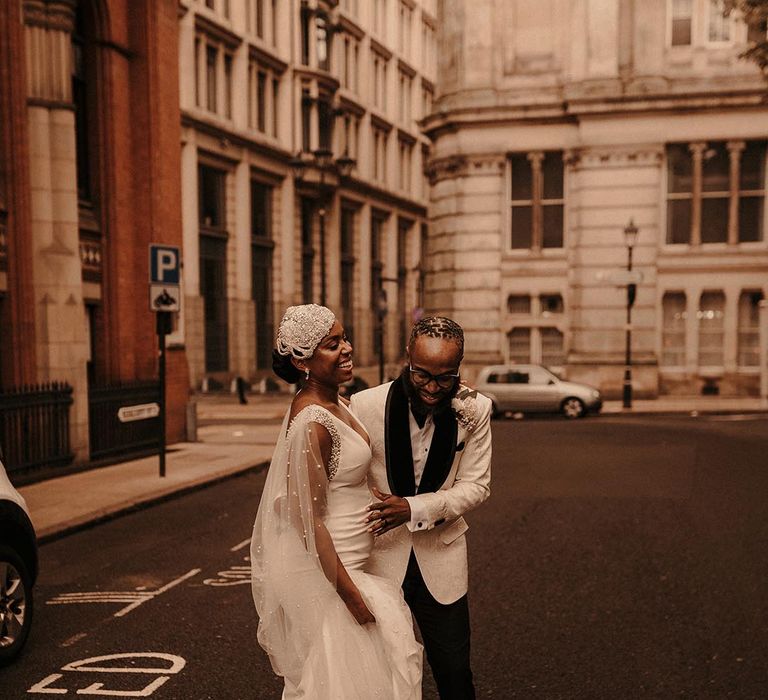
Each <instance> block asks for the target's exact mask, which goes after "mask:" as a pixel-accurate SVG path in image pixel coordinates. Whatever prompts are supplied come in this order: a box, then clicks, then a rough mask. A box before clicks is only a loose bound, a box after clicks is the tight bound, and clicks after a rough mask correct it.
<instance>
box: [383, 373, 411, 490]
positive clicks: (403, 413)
mask: <svg viewBox="0 0 768 700" xmlns="http://www.w3.org/2000/svg"><path fill="white" fill-rule="evenodd" d="M408 410H409V409H408V397H407V396H406V395H405V389H404V388H403V385H402V384H401V383H400V381H399V380H395V381H394V382H392V386H391V387H390V388H389V393H388V394H387V403H386V406H385V408H384V455H385V457H386V462H387V481H388V482H389V490H390V491H391V492H392V493H394V494H395V495H396V496H400V497H405V496H413V495H414V494H415V493H416V479H415V477H414V474H413V450H412V449H411V426H410V423H409V421H408Z"/></svg>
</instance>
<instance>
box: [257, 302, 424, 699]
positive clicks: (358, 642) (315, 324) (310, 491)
mask: <svg viewBox="0 0 768 700" xmlns="http://www.w3.org/2000/svg"><path fill="white" fill-rule="evenodd" d="M273 366H274V369H275V372H276V374H277V375H278V376H280V377H281V378H283V379H285V380H286V381H288V382H289V383H296V382H298V381H299V379H301V378H303V386H302V388H301V390H300V391H299V392H298V393H297V394H296V397H295V398H294V400H293V403H292V404H291V407H290V409H289V410H288V413H287V415H286V417H285V419H284V421H283V425H282V428H281V431H280V437H279V438H278V442H277V445H276V447H275V452H274V455H273V457H272V463H271V465H270V468H269V473H268V475H267V480H266V483H265V485H264V492H263V494H262V497H261V503H260V505H259V510H258V514H257V515H256V523H255V524H254V529H253V538H252V541H251V563H252V581H253V598H254V601H255V603H256V609H257V611H258V613H259V630H258V640H259V643H260V644H261V646H262V647H263V648H264V650H265V651H266V652H267V654H268V655H269V657H270V660H271V662H272V667H273V669H274V671H275V673H277V674H278V675H280V676H283V678H284V680H285V689H284V691H283V699H284V700H289V699H291V700H293V699H294V698H306V699H307V700H367V699H368V698H371V699H373V698H377V699H380V700H418V699H419V698H421V664H422V660H421V659H422V654H421V652H422V649H421V646H420V645H419V644H418V643H417V642H416V640H415V638H414V634H413V625H412V622H411V614H410V611H409V610H408V608H407V607H406V605H405V602H404V601H403V597H402V593H401V591H400V589H399V588H398V587H397V586H396V585H395V584H393V583H391V582H389V581H387V580H385V579H382V578H379V577H376V576H373V575H370V574H367V573H365V571H364V569H365V565H366V562H367V559H368V555H369V553H370V551H371V547H372V546H373V535H372V534H371V532H370V531H369V530H368V525H367V523H366V516H367V510H366V508H367V506H368V505H369V504H370V503H371V501H372V500H373V499H372V498H371V494H370V492H369V491H368V486H367V479H366V477H367V472H368V466H369V462H370V460H371V448H370V441H369V438H368V435H367V433H366V432H365V429H364V428H363V426H362V425H361V424H360V423H359V422H358V421H357V420H356V419H355V418H354V416H353V415H352V413H351V412H350V411H349V409H348V408H347V406H346V403H345V402H344V401H343V399H339V396H338V387H339V384H341V383H342V382H345V381H348V380H349V379H351V378H352V346H351V345H350V343H349V341H348V340H347V338H346V336H345V335H344V330H343V328H342V327H341V324H340V323H339V322H338V321H337V320H336V318H335V317H334V315H333V312H331V311H330V310H329V309H327V308H325V307H323V306H317V305H315V304H305V305H303V306H291V307H289V308H288V310H287V311H286V312H285V315H284V316H283V320H282V321H281V323H280V329H279V331H278V335H277V347H276V349H275V351H274V362H273Z"/></svg>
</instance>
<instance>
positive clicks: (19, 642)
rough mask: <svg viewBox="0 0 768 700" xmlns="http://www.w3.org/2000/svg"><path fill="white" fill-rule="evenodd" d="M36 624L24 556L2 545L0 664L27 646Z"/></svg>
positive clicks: (9, 659) (0, 549)
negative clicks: (31, 631) (28, 638)
mask: <svg viewBox="0 0 768 700" xmlns="http://www.w3.org/2000/svg"><path fill="white" fill-rule="evenodd" d="M31 626H32V579H31V578H30V575H29V572H28V571H27V567H26V566H25V565H24V562H23V561H22V559H21V557H19V555H18V554H16V552H15V551H14V550H13V549H11V548H10V547H6V546H5V545H0V666H2V665H4V664H7V663H9V662H10V661H11V660H12V659H13V658H14V657H15V656H16V655H17V654H18V653H19V652H20V651H21V648H22V647H23V646H24V642H25V641H26V640H27V636H28V635H29V630H30V627H31Z"/></svg>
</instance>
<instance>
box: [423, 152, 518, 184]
mask: <svg viewBox="0 0 768 700" xmlns="http://www.w3.org/2000/svg"><path fill="white" fill-rule="evenodd" d="M505 160H506V159H505V157H504V155H502V154H499V153H479V154H476V155H453V156H448V157H446V158H436V159H433V160H430V161H429V163H428V164H427V167H426V169H425V172H426V174H427V177H428V178H429V182H430V184H432V185H434V184H435V183H436V182H440V181H441V180H450V179H451V178H454V177H470V176H472V175H488V174H497V175H501V174H502V173H503V172H504V163H505Z"/></svg>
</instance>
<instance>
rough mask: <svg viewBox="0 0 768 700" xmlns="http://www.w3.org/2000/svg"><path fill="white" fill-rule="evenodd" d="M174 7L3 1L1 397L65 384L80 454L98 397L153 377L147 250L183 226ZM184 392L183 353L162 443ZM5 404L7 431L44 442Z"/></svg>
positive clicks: (110, 0) (176, 428)
mask: <svg viewBox="0 0 768 700" xmlns="http://www.w3.org/2000/svg"><path fill="white" fill-rule="evenodd" d="M177 11H178V7H177V3H176V2H175V0H161V1H158V2H155V1H154V0H153V1H150V0H139V1H136V0H131V1H130V2H129V1H128V0H24V1H23V2H22V1H20V0H12V1H9V2H3V3H1V4H0V33H2V37H3V40H2V42H0V111H1V115H0V149H2V152H1V154H0V398H2V395H3V394H6V395H8V394H9V393H14V395H16V394H18V395H19V396H21V395H23V394H24V393H25V392H29V390H30V388H31V387H33V386H37V385H40V384H45V385H46V386H49V385H50V383H57V384H58V383H66V384H68V385H69V386H70V387H71V388H72V393H71V397H72V405H71V407H70V409H69V449H70V450H71V456H72V458H73V459H74V462H76V463H82V462H86V461H89V460H91V459H93V458H94V457H95V455H94V438H95V437H100V436H103V435H96V434H95V433H99V430H97V429H95V427H94V425H93V418H94V415H95V411H94V403H93V402H94V396H95V393H96V392H97V391H98V390H103V389H105V388H107V387H115V386H125V385H128V384H135V383H136V382H150V383H151V382H153V381H154V382H156V381H157V374H158V362H157V338H156V336H155V320H154V314H152V313H151V311H150V308H149V287H148V282H149V279H148V278H149V272H148V268H149V254H148V245H149V243H150V242H156V243H168V244H174V245H180V244H181V231H182V229H181V216H180V214H181V209H180V206H179V201H180V192H181V188H180V177H179V172H178V162H179V158H180V148H179V141H180V126H179V121H180V117H179V106H178V105H179V102H178V72H177V48H176V47H177V36H178V34H177V32H178V24H177ZM188 393H189V392H188V379H187V365H186V358H185V354H184V351H183V349H181V348H176V349H174V350H171V351H169V356H168V395H167V398H168V437H169V439H170V440H179V439H182V438H183V436H184V428H185V426H184V420H185V410H184V409H185V405H186V401H187V396H188ZM38 399H40V397H39V396H38V397H37V398H35V401H37V400H38ZM0 403H2V402H1V401H0ZM11 403H13V402H11ZM20 403H23V401H22V399H16V400H15V404H14V406H16V404H20ZM8 405H10V404H5V403H3V405H2V408H3V409H7V410H5V412H3V416H5V418H4V421H5V422H4V423H3V426H4V430H7V431H12V430H15V431H16V434H17V437H18V436H21V440H22V442H23V443H24V444H26V445H29V444H32V443H35V442H37V441H40V442H45V441H47V440H49V439H50V437H51V428H50V426H48V427H45V428H41V427H40V426H41V425H42V424H36V423H35V422H34V420H33V419H32V418H31V416H32V415H33V414H32V413H26V414H23V412H19V411H21V409H22V408H23V406H21V408H19V406H16V408H14V407H13V406H11V409H8V408H7V407H8ZM17 409H18V410H17ZM9 411H10V412H9ZM13 411H17V412H16V413H13ZM22 414H23V415H22ZM12 415H15V416H16V418H13V419H12V418H10V417H8V416H12ZM34 415H39V414H34ZM20 416H21V417H20ZM14 421H15V422H14ZM89 421H90V425H89ZM3 426H0V427H3ZM9 426H11V427H9ZM13 426H15V427H13ZM102 427H103V426H102ZM4 434H5V435H6V440H7V441H8V442H10V438H8V437H7V435H10V432H8V433H7V434H6V433H4ZM17 447H18V445H17ZM22 447H23V445H22ZM14 449H15V448H14ZM10 450H11V446H10V445H5V451H6V455H7V456H8V453H9V451H10ZM29 461H30V460H27V462H29Z"/></svg>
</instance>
